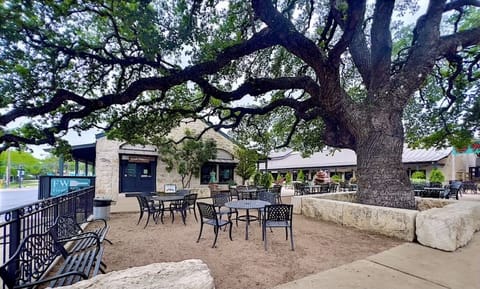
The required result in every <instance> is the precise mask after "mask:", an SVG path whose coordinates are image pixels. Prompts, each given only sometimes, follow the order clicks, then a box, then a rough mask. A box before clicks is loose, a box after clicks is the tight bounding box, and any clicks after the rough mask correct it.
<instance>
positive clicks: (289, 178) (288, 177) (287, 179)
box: [285, 171, 292, 185]
mask: <svg viewBox="0 0 480 289" xmlns="http://www.w3.org/2000/svg"><path fill="white" fill-rule="evenodd" d="M285 182H286V183H287V185H290V184H291V183H292V173H291V172H290V171H288V172H287V173H286V174H285Z"/></svg>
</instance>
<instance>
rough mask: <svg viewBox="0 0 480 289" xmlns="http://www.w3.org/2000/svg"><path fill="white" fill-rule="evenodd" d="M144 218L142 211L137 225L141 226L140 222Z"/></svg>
mask: <svg viewBox="0 0 480 289" xmlns="http://www.w3.org/2000/svg"><path fill="white" fill-rule="evenodd" d="M142 218H143V210H141V211H140V217H138V222H137V225H138V224H140V220H142Z"/></svg>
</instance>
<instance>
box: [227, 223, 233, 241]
mask: <svg viewBox="0 0 480 289" xmlns="http://www.w3.org/2000/svg"><path fill="white" fill-rule="evenodd" d="M232 225H233V223H232V222H231V221H230V229H229V230H228V235H229V236H230V241H233V239H232Z"/></svg>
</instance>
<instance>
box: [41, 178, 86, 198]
mask: <svg viewBox="0 0 480 289" xmlns="http://www.w3.org/2000/svg"><path fill="white" fill-rule="evenodd" d="M90 181H91V180H90V179H85V178H51V179H50V196H51V197H56V196H60V195H63V194H66V193H68V192H71V191H75V190H78V189H81V188H84V187H89V186H91V182H90Z"/></svg>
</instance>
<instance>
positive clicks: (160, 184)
mask: <svg viewBox="0 0 480 289" xmlns="http://www.w3.org/2000/svg"><path fill="white" fill-rule="evenodd" d="M205 127H206V124H205V123H204V122H202V121H195V122H188V121H187V122H186V123H183V124H182V126H180V127H178V128H175V129H173V130H172V132H171V134H170V135H169V137H171V138H173V139H180V138H181V137H183V136H184V132H185V129H186V128H188V129H189V130H190V131H192V132H193V133H194V134H195V133H199V132H201V131H202V130H203V129H204V128H205ZM208 138H212V139H214V140H215V141H216V143H217V148H219V149H222V150H225V151H227V152H228V153H230V154H232V155H233V154H234V148H235V144H234V143H233V142H232V141H231V140H230V139H228V138H226V137H225V136H224V135H222V134H220V133H218V132H215V131H213V130H209V131H207V132H206V133H205V134H204V136H203V139H208ZM124 144H125V142H122V141H116V140H109V139H107V138H106V137H102V138H99V139H97V143H96V161H95V162H96V164H95V165H96V167H95V173H96V178H95V194H96V196H99V197H105V198H110V199H113V200H115V201H116V200H117V199H118V194H119V190H120V172H119V169H120V158H119V157H120V156H119V155H120V147H121V146H122V145H124ZM130 147H131V148H135V146H130ZM128 154H138V155H143V154H145V150H142V149H140V148H139V149H138V151H135V150H132V149H130V150H129V151H128ZM148 154H149V155H151V154H152V153H151V152H149V153H148ZM234 181H235V182H237V183H240V182H241V178H240V177H239V176H237V175H236V174H235V175H234ZM165 184H176V185H177V188H181V187H182V181H181V177H180V175H179V174H178V173H177V172H176V170H175V169H173V170H172V171H171V172H167V170H166V164H165V163H164V162H162V161H161V160H160V159H159V158H158V159H157V171H156V187H157V190H158V191H161V190H163V188H164V185H165ZM190 189H191V190H192V192H195V193H197V194H198V195H199V197H207V196H209V195H210V190H209V188H208V185H206V184H205V185H201V184H200V178H195V177H193V178H192V181H191V183H190Z"/></svg>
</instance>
